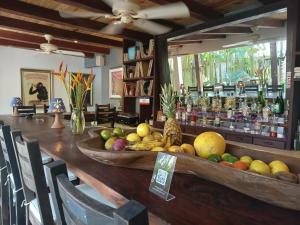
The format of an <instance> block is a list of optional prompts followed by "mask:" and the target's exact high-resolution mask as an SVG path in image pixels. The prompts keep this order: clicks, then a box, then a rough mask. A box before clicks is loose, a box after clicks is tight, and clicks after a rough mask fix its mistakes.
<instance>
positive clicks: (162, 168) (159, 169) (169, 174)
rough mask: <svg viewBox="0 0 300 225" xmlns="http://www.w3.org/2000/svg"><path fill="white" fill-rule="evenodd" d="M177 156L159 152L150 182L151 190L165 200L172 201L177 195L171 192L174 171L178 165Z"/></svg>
mask: <svg viewBox="0 0 300 225" xmlns="http://www.w3.org/2000/svg"><path fill="white" fill-rule="evenodd" d="M176 159H177V157H176V156H173V155H169V154H166V153H162V152H159V153H158V154H157V158H156V162H155V167H154V171H153V175H152V179H151V183H150V188H149V191H151V192H152V193H154V194H156V195H157V196H159V197H160V198H162V199H164V200H165V201H171V200H172V199H174V198H175V196H173V195H171V194H170V193H169V191H170V186H171V183H172V178H173V173H174V170H175V165H176Z"/></svg>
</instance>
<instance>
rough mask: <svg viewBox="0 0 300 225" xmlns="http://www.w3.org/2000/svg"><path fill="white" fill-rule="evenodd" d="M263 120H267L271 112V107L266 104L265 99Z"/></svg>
mask: <svg viewBox="0 0 300 225" xmlns="http://www.w3.org/2000/svg"><path fill="white" fill-rule="evenodd" d="M262 113H263V120H264V121H265V122H268V121H269V116H270V114H271V109H270V107H269V105H268V100H265V107H264V108H263V112H262Z"/></svg>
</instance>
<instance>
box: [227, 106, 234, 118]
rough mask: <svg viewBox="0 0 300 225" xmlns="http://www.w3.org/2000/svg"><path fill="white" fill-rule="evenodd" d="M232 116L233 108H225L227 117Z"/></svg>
mask: <svg viewBox="0 0 300 225" xmlns="http://www.w3.org/2000/svg"><path fill="white" fill-rule="evenodd" d="M232 116H233V110H232V109H231V108H229V109H228V110H227V119H230V118H231V117H232Z"/></svg>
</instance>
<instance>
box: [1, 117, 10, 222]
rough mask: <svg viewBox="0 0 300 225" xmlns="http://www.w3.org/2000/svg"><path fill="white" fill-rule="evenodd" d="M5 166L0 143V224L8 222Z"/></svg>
mask: <svg viewBox="0 0 300 225" xmlns="http://www.w3.org/2000/svg"><path fill="white" fill-rule="evenodd" d="M3 125H4V123H3V121H0V127H1V126H3ZM7 176H8V173H7V167H6V163H5V159H4V155H3V152H2V147H1V145H0V224H1V225H5V224H9V221H10V220H9V192H8V185H5V182H6V179H7Z"/></svg>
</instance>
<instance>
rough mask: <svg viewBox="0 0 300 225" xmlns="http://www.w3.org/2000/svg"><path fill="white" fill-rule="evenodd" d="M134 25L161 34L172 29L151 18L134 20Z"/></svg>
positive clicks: (148, 31)
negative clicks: (150, 19)
mask: <svg viewBox="0 0 300 225" xmlns="http://www.w3.org/2000/svg"><path fill="white" fill-rule="evenodd" d="M133 25H134V26H135V27H137V28H139V29H141V30H144V31H146V32H147V33H149V34H152V35H159V34H164V33H167V32H169V31H170V30H172V28H170V27H166V26H163V25H160V24H158V23H155V22H152V21H149V20H142V19H139V20H134V21H133Z"/></svg>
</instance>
